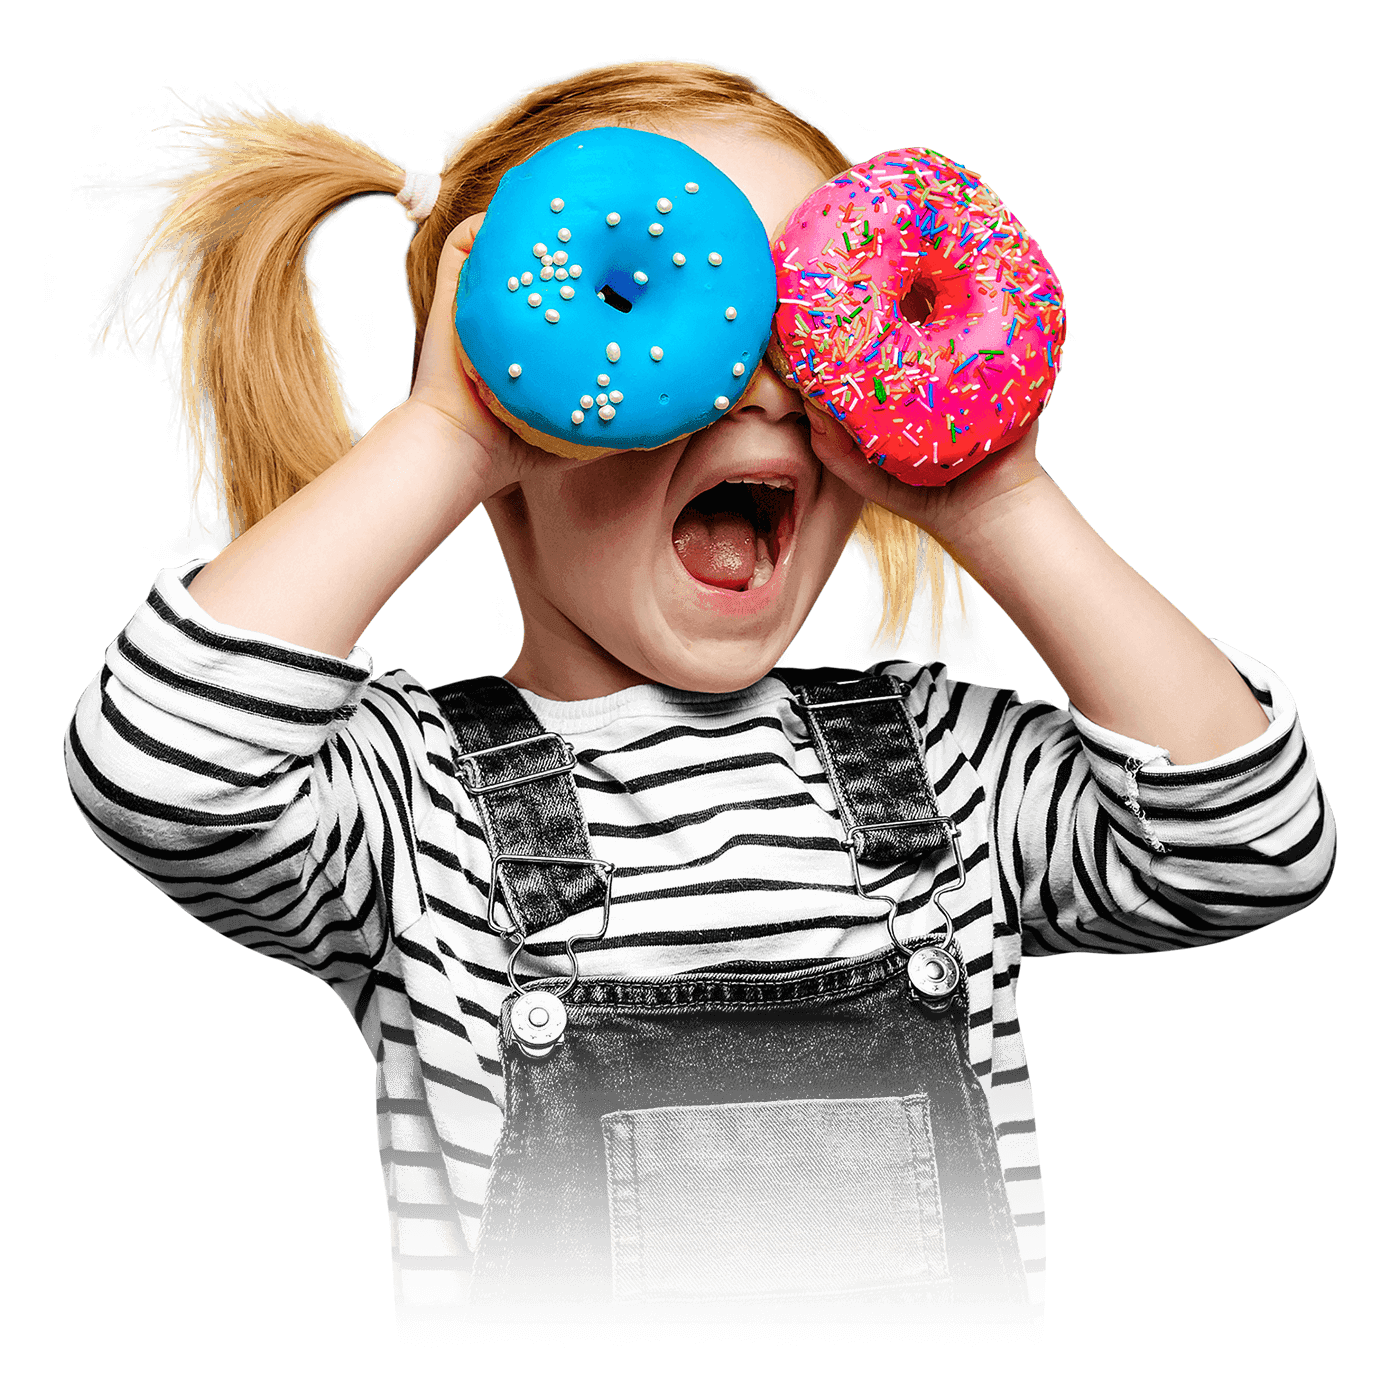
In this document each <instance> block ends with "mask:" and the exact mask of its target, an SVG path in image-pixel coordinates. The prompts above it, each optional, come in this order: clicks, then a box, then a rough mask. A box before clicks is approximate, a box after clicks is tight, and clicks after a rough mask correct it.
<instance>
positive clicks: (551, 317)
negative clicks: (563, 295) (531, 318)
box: [544, 306, 559, 326]
mask: <svg viewBox="0 0 1400 1400" xmlns="http://www.w3.org/2000/svg"><path fill="white" fill-rule="evenodd" d="M544 319H545V320H546V321H548V322H549V324H550V325H551V326H552V325H553V324H554V323H555V322H556V321H557V320H558V319H559V313H558V312H557V311H556V310H555V309H554V308H553V307H552V306H551V307H550V308H549V310H548V311H546V312H545V313H544Z"/></svg>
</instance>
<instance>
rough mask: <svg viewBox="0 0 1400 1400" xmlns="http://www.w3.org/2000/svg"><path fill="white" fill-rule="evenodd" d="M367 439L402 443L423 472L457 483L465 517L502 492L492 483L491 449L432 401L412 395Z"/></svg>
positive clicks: (469, 429)
mask: <svg viewBox="0 0 1400 1400" xmlns="http://www.w3.org/2000/svg"><path fill="white" fill-rule="evenodd" d="M365 437H366V438H370V437H376V438H383V439H390V438H392V439H395V440H396V441H398V442H401V443H402V445H403V446H404V447H405V448H408V449H410V450H411V451H412V453H413V460H414V461H415V462H416V463H418V464H419V467H420V469H421V470H423V471H425V472H431V473H434V474H437V475H441V476H445V477H446V478H448V479H449V480H450V481H451V482H453V483H455V484H456V486H457V488H458V492H459V495H460V497H461V499H462V501H463V507H464V508H463V510H462V514H463V516H466V515H468V514H470V512H471V511H472V510H473V509H474V508H475V507H476V506H478V505H480V504H481V502H482V501H484V500H485V499H486V497H487V496H490V495H492V494H494V493H495V492H496V491H497V490H499V489H500V484H499V483H497V482H495V481H494V480H493V473H492V454H491V452H490V450H489V448H488V447H487V446H486V445H485V444H484V443H482V442H481V441H480V439H479V438H478V437H477V436H476V435H475V434H474V433H473V432H472V431H471V428H470V427H469V426H468V425H466V424H464V423H462V422H460V421H459V420H458V419H456V418H454V417H453V416H452V415H450V414H448V413H444V412H443V410H442V409H440V408H439V407H437V405H436V404H433V403H431V402H430V401H427V400H424V399H419V398H415V397H414V396H412V395H410V396H409V397H408V398H407V399H405V400H404V401H403V403H401V404H399V405H398V406H397V407H396V408H392V409H390V410H389V412H388V413H386V414H385V415H384V417H383V418H381V419H380V420H379V422H378V423H376V424H375V425H374V427H373V428H371V429H370V431H369V432H368V433H366V434H365Z"/></svg>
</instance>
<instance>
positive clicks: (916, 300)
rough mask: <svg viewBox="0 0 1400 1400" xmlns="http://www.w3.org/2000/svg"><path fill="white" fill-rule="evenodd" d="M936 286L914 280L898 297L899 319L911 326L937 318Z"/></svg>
mask: <svg viewBox="0 0 1400 1400" xmlns="http://www.w3.org/2000/svg"><path fill="white" fill-rule="evenodd" d="M936 294H937V288H936V287H934V286H932V285H931V284H929V283H925V282H915V283H914V285H913V286H912V287H910V288H909V290H908V291H907V292H905V294H904V295H903V296H902V297H900V299H899V315H900V319H901V320H904V321H908V322H909V324H910V325H911V326H922V325H923V324H924V322H925V321H934V320H937V319H938V314H939V313H938V310H937V307H938V302H937V296H936Z"/></svg>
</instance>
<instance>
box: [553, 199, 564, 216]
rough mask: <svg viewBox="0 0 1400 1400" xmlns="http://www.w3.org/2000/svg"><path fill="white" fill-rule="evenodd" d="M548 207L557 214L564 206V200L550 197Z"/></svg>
mask: <svg viewBox="0 0 1400 1400" xmlns="http://www.w3.org/2000/svg"><path fill="white" fill-rule="evenodd" d="M549 207H550V208H551V209H553V210H554V212H555V213H556V214H557V213H558V212H559V211H560V210H561V209H562V208H563V207H564V201H563V200H562V199H551V200H550V201H549Z"/></svg>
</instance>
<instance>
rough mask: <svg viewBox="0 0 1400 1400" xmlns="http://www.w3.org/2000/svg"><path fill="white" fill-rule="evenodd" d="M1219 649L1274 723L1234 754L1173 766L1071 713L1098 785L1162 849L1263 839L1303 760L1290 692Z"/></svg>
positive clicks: (1231, 651) (1162, 753)
mask: <svg viewBox="0 0 1400 1400" xmlns="http://www.w3.org/2000/svg"><path fill="white" fill-rule="evenodd" d="M1212 640H1215V639H1212ZM1215 645H1216V646H1217V647H1219V648H1220V650H1221V651H1223V652H1224V653H1225V655H1226V656H1227V657H1228V658H1229V660H1230V662H1231V664H1232V665H1233V666H1234V668H1235V670H1236V671H1238V672H1239V674H1240V676H1241V677H1242V679H1243V680H1244V682H1245V684H1246V685H1248V686H1249V688H1250V690H1251V691H1252V692H1253V694H1254V697H1255V698H1256V699H1257V700H1258V701H1259V704H1260V705H1261V706H1262V707H1263V710H1264V713H1265V714H1266V715H1267V716H1268V719H1269V727H1268V728H1267V729H1266V730H1265V731H1264V732H1263V733H1262V734H1259V735H1257V736H1256V737H1255V738H1253V739H1250V740H1249V741H1248V742H1247V743H1244V744H1241V745H1239V746H1238V747H1237V748H1234V749H1231V750H1230V752H1229V753H1224V754H1220V755H1218V756H1217V757H1215V758H1211V759H1206V760H1204V761H1203V762H1200V763H1179V764H1174V763H1172V761H1171V758H1170V756H1169V755H1168V753H1167V750H1166V749H1163V748H1159V747H1157V746H1155V745H1153V744H1147V743H1143V742H1142V741H1141V740H1138V739H1132V738H1129V737H1128V736H1127V735H1125V734H1117V733H1115V732H1114V731H1113V730H1111V729H1105V728H1104V727H1103V725H1101V724H1095V723H1094V721H1093V720H1091V719H1089V718H1088V717H1087V716H1085V715H1083V714H1081V713H1080V712H1079V711H1078V710H1077V709H1075V707H1074V706H1073V705H1072V704H1071V705H1070V707H1069V713H1070V717H1071V719H1072V720H1073V721H1074V725H1075V728H1076V729H1077V730H1078V731H1079V735H1080V738H1081V739H1082V740H1083V744H1084V750H1085V753H1086V755H1087V757H1088V762H1089V767H1090V770H1091V771H1092V773H1093V775H1094V779H1095V781H1096V782H1097V783H1098V785H1099V787H1100V788H1102V789H1103V790H1104V791H1106V792H1108V793H1111V794H1112V795H1113V796H1114V797H1115V798H1117V799H1118V801H1119V803H1120V804H1121V805H1122V806H1123V807H1124V808H1126V809H1127V811H1128V812H1129V813H1131V815H1132V816H1133V818H1134V819H1135V820H1136V822H1137V825H1138V829H1139V831H1140V833H1141V835H1142V836H1143V837H1144V839H1146V840H1147V841H1148V843H1149V844H1151V845H1152V846H1153V847H1154V849H1157V850H1165V849H1167V848H1168V847H1169V846H1170V844H1172V842H1178V843H1190V844H1210V845H1215V844H1220V843H1221V842H1222V841H1224V842H1229V843H1233V842H1237V841H1239V842H1244V841H1248V840H1250V839H1252V838H1253V837H1254V836H1256V835H1257V834H1258V832H1257V831H1256V829H1255V828H1256V827H1258V828H1259V829H1267V828H1268V827H1270V826H1273V825H1275V824H1276V823H1277V821H1278V812H1277V810H1275V809H1276V807H1277V800H1276V799H1278V798H1279V797H1280V795H1281V794H1283V792H1284V790H1285V789H1288V788H1290V787H1291V786H1292V780H1293V779H1295V778H1296V777H1297V776H1298V774H1299V770H1300V768H1301V765H1302V763H1303V760H1304V758H1305V755H1304V753H1303V748H1302V738H1301V735H1300V734H1299V732H1298V727H1297V710H1296V708H1295V706H1294V703H1293V697H1292V695H1290V694H1289V692H1288V689H1287V687H1285V686H1284V684H1283V682H1282V681H1280V680H1279V678H1278V677H1277V676H1276V675H1275V674H1274V673H1273V672H1272V671H1271V670H1269V668H1268V667H1267V666H1265V665H1263V664H1262V663H1261V662H1259V661H1256V660H1255V659H1254V658H1253V657H1251V656H1247V655H1245V653H1244V652H1241V651H1237V650H1235V648H1234V647H1231V646H1228V645H1226V644H1225V643H1223V642H1220V641H1215Z"/></svg>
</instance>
